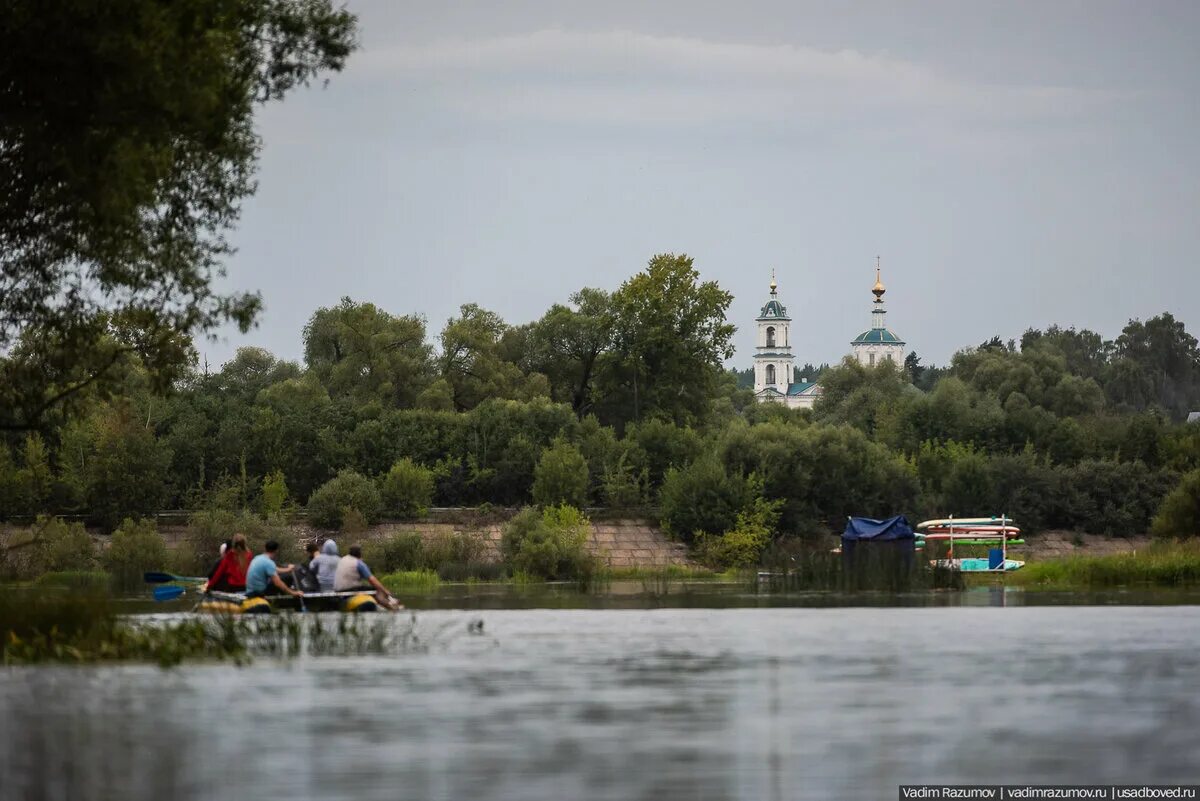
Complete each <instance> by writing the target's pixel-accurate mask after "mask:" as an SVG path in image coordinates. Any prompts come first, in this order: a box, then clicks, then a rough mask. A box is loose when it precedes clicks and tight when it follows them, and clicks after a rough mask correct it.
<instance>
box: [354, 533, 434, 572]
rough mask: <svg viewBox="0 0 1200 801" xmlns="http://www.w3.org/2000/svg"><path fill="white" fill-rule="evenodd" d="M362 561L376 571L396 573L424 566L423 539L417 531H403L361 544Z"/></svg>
mask: <svg viewBox="0 0 1200 801" xmlns="http://www.w3.org/2000/svg"><path fill="white" fill-rule="evenodd" d="M363 561H365V562H366V563H367V564H368V565H371V569H372V570H373V571H374V572H376V573H396V572H401V571H408V570H420V569H422V568H424V567H425V565H426V559H425V541H424V540H423V539H422V538H421V535H420V533H419V532H416V531H404V532H401V533H399V534H393V535H392V536H390V537H387V538H386V539H376V540H371V541H369V542H367V543H366V544H364V545H363Z"/></svg>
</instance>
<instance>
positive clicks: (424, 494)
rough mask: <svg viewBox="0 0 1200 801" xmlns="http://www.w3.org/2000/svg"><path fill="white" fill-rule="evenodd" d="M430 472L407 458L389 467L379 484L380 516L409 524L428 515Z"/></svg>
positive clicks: (430, 500) (432, 478)
mask: <svg viewBox="0 0 1200 801" xmlns="http://www.w3.org/2000/svg"><path fill="white" fill-rule="evenodd" d="M433 480H434V474H433V471H432V470H430V469H429V468H427V467H425V466H423V465H419V464H417V463H416V462H414V461H413V460H412V459H410V458H408V457H407V456H406V457H405V458H403V459H401V460H400V461H398V462H396V463H395V464H393V465H392V467H391V469H390V470H388V472H387V474H386V475H385V476H383V478H382V479H381V480H380V488H379V489H380V492H379V494H380V498H381V500H382V502H383V507H382V508H383V514H384V515H386V516H388V517H395V518H399V519H407V520H411V519H413V518H416V517H420V516H422V515H424V514H425V513H426V512H428V511H429V505H430V503H432V501H433Z"/></svg>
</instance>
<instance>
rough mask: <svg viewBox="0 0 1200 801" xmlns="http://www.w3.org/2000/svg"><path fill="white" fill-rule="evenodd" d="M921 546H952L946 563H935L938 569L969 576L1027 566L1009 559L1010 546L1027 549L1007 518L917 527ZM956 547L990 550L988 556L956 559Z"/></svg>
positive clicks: (955, 520)
mask: <svg viewBox="0 0 1200 801" xmlns="http://www.w3.org/2000/svg"><path fill="white" fill-rule="evenodd" d="M916 536H917V545H918V546H924V545H926V544H927V543H935V542H937V543H940V542H944V543H946V544H947V545H948V546H949V552H948V555H947V557H946V558H945V559H932V560H930V562H931V564H933V565H934V566H935V567H948V568H953V569H956V570H961V571H963V572H968V573H1002V572H1005V571H1008V570H1019V569H1020V568H1022V567H1024V565H1025V563H1024V562H1022V561H1019V560H1016V559H1009V558H1008V547H1009V546H1010V545H1024V544H1025V540H1023V539H1021V529H1020V528H1018V527H1017V526H1015V525H1013V521H1012V520H1011V519H1009V518H1007V517H1003V516H1002V517H964V518H944V519H940V520H926V521H924V522H922V523H918V524H917V535H916ZM956 545H959V546H962V545H985V546H988V556H987V557H986V558H983V557H966V558H955V557H954V547H955V546H956Z"/></svg>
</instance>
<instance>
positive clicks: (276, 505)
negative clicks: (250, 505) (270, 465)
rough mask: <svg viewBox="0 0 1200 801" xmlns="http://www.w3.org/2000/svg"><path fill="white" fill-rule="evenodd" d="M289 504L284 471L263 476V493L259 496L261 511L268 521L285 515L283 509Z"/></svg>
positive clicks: (276, 471)
mask: <svg viewBox="0 0 1200 801" xmlns="http://www.w3.org/2000/svg"><path fill="white" fill-rule="evenodd" d="M287 502H288V487H287V481H286V480H284V477H283V471H282V470H274V471H272V472H270V473H268V474H267V475H265V476H263V480H262V491H261V493H260V494H259V507H258V508H259V511H260V512H261V513H262V516H263V517H265V518H266V519H268V520H271V519H274V518H277V517H279V516H280V515H281V514H283V508H284V506H285V505H286V504H287Z"/></svg>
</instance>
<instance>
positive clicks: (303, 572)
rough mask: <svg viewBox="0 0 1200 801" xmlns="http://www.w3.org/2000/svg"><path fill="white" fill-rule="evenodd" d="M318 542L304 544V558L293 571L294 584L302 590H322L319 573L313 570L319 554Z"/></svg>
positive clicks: (306, 591)
mask: <svg viewBox="0 0 1200 801" xmlns="http://www.w3.org/2000/svg"><path fill="white" fill-rule="evenodd" d="M317 551H318V548H317V544H316V543H315V542H310V543H307V544H306V545H305V546H304V560H303V561H301V562H300V564H298V565H296V566H295V569H294V570H293V571H292V586H293V587H295V588H296V589H298V590H300V591H301V592H305V593H308V592H320V591H321V584H320V582H318V581H317V574H316V573H315V572H314V571H313V568H312V564H313V560H314V559H315V558H316V556H317Z"/></svg>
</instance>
